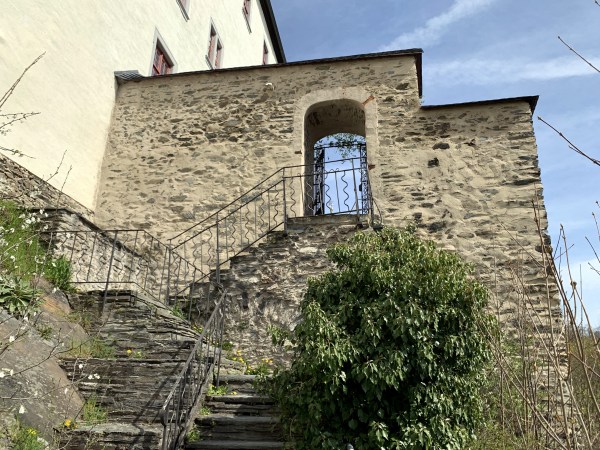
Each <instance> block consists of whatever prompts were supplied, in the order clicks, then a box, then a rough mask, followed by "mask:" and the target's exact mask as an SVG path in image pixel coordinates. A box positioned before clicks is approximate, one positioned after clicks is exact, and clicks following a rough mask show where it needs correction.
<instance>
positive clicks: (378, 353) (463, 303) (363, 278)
mask: <svg viewBox="0 0 600 450" xmlns="http://www.w3.org/2000/svg"><path fill="white" fill-rule="evenodd" d="M327 253H328V256H329V258H330V259H331V260H332V261H333V262H334V263H335V265H336V270H334V271H331V272H328V273H326V274H324V275H323V276H321V277H319V278H317V279H311V280H309V283H308V290H307V293H306V295H305V298H304V300H303V302H302V305H301V311H302V315H303V321H302V322H301V323H300V324H299V325H298V326H297V327H296V328H295V329H294V331H293V333H292V334H291V335H290V339H291V342H292V345H293V349H294V358H293V362H292V365H291V368H290V369H289V370H279V371H276V373H275V375H274V377H273V380H272V382H271V387H270V389H271V393H272V394H273V395H274V397H275V398H276V399H277V401H278V402H279V404H280V406H281V411H282V415H283V418H284V424H285V425H286V427H287V428H288V432H289V433H291V434H292V435H294V436H295V437H296V448H297V449H298V450H301V449H315V448H323V449H332V450H333V449H340V448H345V446H346V444H348V443H350V444H352V445H353V446H354V448H357V449H361V450H369V449H383V448H384V449H438V448H440V449H441V448H444V449H462V448H464V447H465V445H466V444H467V443H468V442H469V441H470V440H471V438H472V437H473V435H474V433H475V431H476V430H477V429H478V427H479V426H480V425H481V424H482V401H481V398H480V397H479V396H478V392H479V389H480V388H481V386H482V385H483V382H484V370H485V368H486V367H487V366H488V364H489V361H490V351H489V348H488V342H487V340H486V338H485V333H484V329H486V328H487V327H489V326H491V325H492V324H493V319H492V318H491V317H490V316H489V315H488V314H486V313H485V307H486V304H487V299H488V293H487V291H486V289H485V288H484V287H483V285H482V284H480V283H479V282H477V281H475V280H474V279H473V278H472V276H471V269H470V267H469V266H468V265H467V264H465V263H464V262H462V260H461V259H460V258H459V257H458V256H457V255H455V254H453V253H449V252H445V251H441V250H438V249H436V248H435V246H434V244H433V243H431V242H424V241H422V240H420V239H419V238H418V237H417V236H416V235H415V234H414V232H413V231H412V230H404V231H398V230H395V229H390V228H385V229H383V230H382V231H381V233H358V234H356V235H355V236H354V237H353V238H352V240H351V241H350V242H349V243H348V244H341V245H336V246H334V247H332V248H331V249H329V250H328V252H327Z"/></svg>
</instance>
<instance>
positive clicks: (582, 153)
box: [538, 116, 600, 166]
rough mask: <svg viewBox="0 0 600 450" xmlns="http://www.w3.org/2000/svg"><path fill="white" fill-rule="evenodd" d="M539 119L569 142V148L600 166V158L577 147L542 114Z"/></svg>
mask: <svg viewBox="0 0 600 450" xmlns="http://www.w3.org/2000/svg"><path fill="white" fill-rule="evenodd" d="M538 120H539V121H541V122H542V123H544V124H546V125H547V126H549V127H550V128H552V129H553V130H554V131H555V132H556V133H557V134H558V135H559V136H560V137H561V138H563V139H564V140H565V141H566V142H567V143H568V144H569V148H570V149H571V150H573V151H574V152H575V153H579V154H580V155H581V156H583V157H584V158H587V159H588V160H590V161H591V162H592V163H593V164H596V165H597V166H600V160H598V159H596V158H593V157H591V156H589V155H588V154H586V153H585V152H584V151H583V150H581V149H580V148H579V147H577V146H576V145H575V144H573V143H572V142H571V141H570V140H569V139H567V137H566V136H565V135H564V134H562V133H561V132H560V131H559V130H557V129H556V128H555V127H553V126H552V125H550V124H549V123H548V122H546V121H545V120H544V119H542V118H541V117H540V116H538Z"/></svg>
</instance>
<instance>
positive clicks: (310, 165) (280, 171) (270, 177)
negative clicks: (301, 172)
mask: <svg viewBox="0 0 600 450" xmlns="http://www.w3.org/2000/svg"><path fill="white" fill-rule="evenodd" d="M359 159H360V158H359V157H355V158H345V159H337V160H333V161H327V163H328V164H333V163H338V162H344V161H350V160H359ZM300 167H314V165H313V164H296V165H291V166H283V167H281V168H280V169H278V170H277V171H276V172H274V173H272V174H271V175H269V176H268V177H267V178H265V179H264V180H262V181H261V182H259V183H258V184H256V185H254V186H253V187H251V188H250V189H248V190H247V191H246V192H244V193H243V194H241V195H239V196H238V197H237V198H235V199H234V200H232V201H231V202H229V203H228V204H227V205H225V206H223V207H221V209H219V210H218V211H217V212H215V213H212V214H211V215H209V216H208V217H206V218H205V219H203V220H201V221H200V222H198V223H195V224H194V225H192V226H191V227H188V228H186V229H185V230H183V231H182V232H180V233H179V234H177V235H175V236H173V237H172V238H170V239H169V241H170V242H173V241H175V239H178V238H180V237H181V236H183V235H184V234H186V233H187V232H189V231H191V230H193V229H194V228H197V227H199V226H201V225H202V224H204V223H206V222H208V221H209V220H210V219H212V218H214V217H217V216H218V215H219V213H220V212H222V211H224V210H226V209H227V208H229V207H230V206H232V205H233V204H234V203H236V202H238V201H240V200H242V199H244V198H245V197H247V196H248V195H249V194H250V193H252V192H253V191H255V190H256V189H257V188H258V187H259V186H262V185H263V184H265V183H266V182H267V181H269V180H270V179H272V178H274V177H276V176H277V175H278V174H283V175H282V177H285V171H286V170H290V169H297V168H300ZM276 184H277V183H276ZM189 239H191V238H188V240H189ZM181 243H182V242H180V243H178V245H180V244H181Z"/></svg>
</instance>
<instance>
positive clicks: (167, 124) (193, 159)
mask: <svg viewBox="0 0 600 450" xmlns="http://www.w3.org/2000/svg"><path fill="white" fill-rule="evenodd" d="M419 56H420V55H418V54H416V53H414V52H413V53H409V54H395V55H389V54H388V55H371V56H364V57H360V58H348V59H341V60H329V61H316V62H308V63H297V64H288V65H285V66H278V67H267V68H261V69H258V68H254V69H240V70H231V71H225V72H219V73H196V74H189V75H181V76H173V77H168V78H164V79H160V80H143V81H139V82H130V83H127V84H126V85H124V86H122V87H121V88H120V90H119V92H118V96H117V104H116V108H115V113H114V118H113V125H112V129H111V133H110V136H109V144H108V149H107V156H106V158H105V161H104V165H103V170H102V182H101V190H100V192H99V195H98V199H97V205H98V209H97V211H96V213H97V217H98V220H99V222H100V223H101V224H103V225H112V224H115V223H117V222H119V221H123V222H124V225H126V226H131V227H135V228H138V227H139V228H144V229H148V230H151V232H152V233H156V234H158V235H159V236H167V237H168V236H173V235H174V234H176V233H177V232H178V231H181V230H183V229H184V228H186V227H188V226H190V225H192V224H194V223H195V222H198V221H200V220H202V219H203V218H205V217H207V216H208V215H210V214H211V213H214V212H215V211H217V210H218V209H219V208H220V207H222V206H223V205H225V204H227V203H228V202H230V201H231V200H233V199H234V198H235V197H236V196H238V195H240V194H242V193H243V192H244V191H246V190H247V189H250V188H251V187H252V186H253V185H254V184H256V183H258V182H259V181H261V180H262V179H264V178H266V177H267V176H268V175H270V174H272V173H273V172H275V171H276V170H277V169H278V168H280V167H283V166H286V165H291V164H302V163H303V162H304V161H305V154H306V152H305V149H304V145H305V143H306V141H307V140H309V138H308V137H307V136H309V137H310V141H311V142H312V141H314V140H315V139H318V138H319V137H320V136H319V133H320V131H319V130H321V129H322V130H327V131H328V132H330V131H331V128H330V127H327V126H322V125H319V124H317V125H318V126H316V125H315V124H313V123H312V122H310V121H307V120H305V119H306V114H307V112H309V111H318V110H319V108H315V105H319V104H323V105H326V106H327V108H330V107H331V106H332V105H335V102H336V101H339V102H340V105H341V106H340V108H342V106H344V107H346V106H348V105H349V103H348V101H351V102H353V103H352V104H353V105H360V106H361V108H362V109H363V110H364V121H365V123H364V133H365V135H366V142H367V153H368V162H369V166H370V172H369V173H370V180H371V185H372V191H373V193H374V197H375V199H376V202H377V204H378V206H379V208H380V210H381V213H382V216H383V218H384V222H385V223H386V224H389V225H396V226H404V225H406V224H408V223H411V222H416V223H417V225H418V227H419V229H420V230H421V232H422V234H423V235H424V236H426V237H431V238H432V239H434V240H436V241H437V242H438V243H439V244H441V246H442V247H444V248H446V249H449V250H455V251H457V252H458V253H460V254H461V255H462V256H464V257H465V258H466V259H467V260H468V261H470V262H472V263H473V264H474V266H475V268H476V273H477V274H478V276H480V277H481V278H482V279H483V280H485V281H487V282H488V284H489V286H490V287H491V288H492V291H493V294H494V298H493V300H492V301H493V305H494V306H495V310H496V312H497V314H498V316H499V317H500V319H501V320H502V321H503V322H505V323H509V324H510V323H512V322H514V321H516V320H518V318H517V316H518V314H520V313H519V311H523V308H522V307H525V309H526V310H527V311H529V313H528V314H529V315H530V317H531V316H532V315H533V316H535V315H537V314H539V317H537V318H538V319H539V320H540V321H541V322H543V323H544V327H547V326H549V325H550V324H557V323H558V318H559V317H560V311H559V309H558V305H557V303H554V306H553V308H554V309H551V310H548V308H546V307H545V306H544V305H545V298H546V288H547V285H546V281H547V280H546V274H545V270H544V268H543V264H541V263H540V260H541V256H542V255H541V251H542V250H543V248H544V247H545V245H546V244H547V243H548V237H547V235H546V228H547V221H546V213H545V209H544V203H543V197H542V187H541V180H540V171H539V168H538V160H537V148H536V143H535V138H534V135H533V127H532V121H531V114H532V106H533V105H534V102H535V98H517V99H504V100H495V101H486V102H477V103H469V104H459V105H443V106H437V107H431V106H422V105H421V103H420V98H419V94H420V88H419V86H420V82H419V76H420V73H419V64H418V62H419ZM359 116H360V117H362V116H361V115H359V114H352V117H354V119H353V120H355V119H356V117H359ZM346 126H347V127H348V128H344V127H346ZM353 126H354V127H355V128H356V124H354V125H352V124H347V123H346V124H344V123H340V127H341V129H340V131H349V130H350V129H351V128H352V127H353ZM311 127H312V128H311ZM352 129H354V128H352ZM315 133H316V134H315ZM321 134H322V133H321ZM534 203H535V204H536V205H537V207H538V208H539V211H538V212H539V218H540V223H539V229H540V232H538V225H537V224H536V222H535V220H534V217H535V212H534V207H533V205H534ZM117 218H118V219H117ZM540 235H541V236H540ZM550 295H552V292H551V293H550Z"/></svg>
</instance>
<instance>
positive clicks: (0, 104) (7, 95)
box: [0, 52, 46, 109]
mask: <svg viewBox="0 0 600 450" xmlns="http://www.w3.org/2000/svg"><path fill="white" fill-rule="evenodd" d="M45 54H46V52H44V53H42V54H41V55H40V56H38V57H37V58H35V59H34V60H33V62H32V63H31V64H29V65H28V66H27V67H25V70H23V72H21V75H20V76H19V78H17V81H15V82H14V83H13V84H12V86H11V87H10V88H9V89H8V91H6V92H5V93H4V94H3V95H2V97H0V109H2V107H3V106H4V104H5V103H6V102H7V101H8V99H9V98H10V96H11V95H12V94H13V92H14V90H15V89H16V88H17V86H18V85H19V83H20V82H21V80H22V79H23V77H24V76H25V74H26V73H27V71H28V70H29V69H31V68H32V67H33V66H34V65H36V64H37V63H38V61H39V60H40V59H42V58H43V57H44V55H45Z"/></svg>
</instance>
